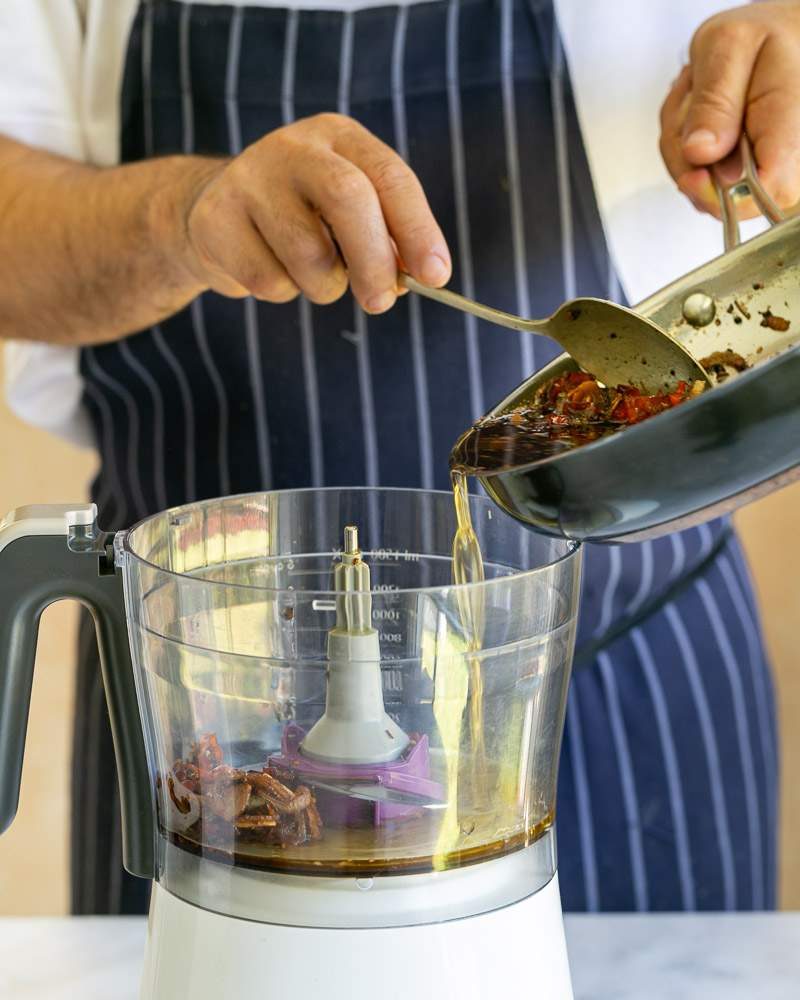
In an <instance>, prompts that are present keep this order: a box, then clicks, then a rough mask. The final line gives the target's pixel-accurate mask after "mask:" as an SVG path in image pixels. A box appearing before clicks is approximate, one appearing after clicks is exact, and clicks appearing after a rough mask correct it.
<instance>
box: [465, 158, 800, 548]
mask: <svg viewBox="0 0 800 1000" xmlns="http://www.w3.org/2000/svg"><path fill="white" fill-rule="evenodd" d="M742 161H743V176H742V177H740V179H739V180H738V181H736V182H735V183H734V184H732V185H728V186H727V187H725V186H723V185H721V184H719V183H718V185H717V186H718V191H719V196H720V204H721V209H722V216H723V224H724V235H725V246H726V252H725V253H724V254H722V255H721V256H720V257H717V258H715V259H714V260H712V261H709V262H708V263H707V264H704V265H703V266H702V267H700V268H698V269H697V270H695V271H693V272H691V273H690V274H687V275H685V276H684V277H682V278H680V279H678V280H677V281H675V282H673V283H672V284H670V285H668V286H667V287H666V288H663V289H662V290H661V291H659V292H656V293H655V294H654V295H652V296H650V297H649V298H648V299H645V300H644V301H643V302H641V303H639V305H638V306H636V307H634V308H635V309H636V311H637V312H640V313H641V314H642V315H644V316H647V317H648V318H649V319H652V320H653V321H654V322H655V323H657V324H658V325H659V326H661V327H662V329H664V330H666V331H667V332H668V333H670V334H671V335H672V336H674V337H676V338H677V339H678V340H680V341H681V342H682V343H684V344H685V345H686V346H687V348H688V349H689V350H690V351H691V353H692V354H693V355H694V356H695V357H696V358H705V357H706V356H708V355H709V354H711V353H712V352H714V351H721V350H725V349H731V350H733V351H735V352H737V353H738V354H741V355H742V356H743V357H744V358H745V360H746V361H747V362H748V363H749V364H750V365H751V366H752V367H750V368H749V369H748V370H747V371H745V372H742V373H741V374H736V375H732V376H730V377H729V378H728V379H727V380H725V381H724V382H721V383H720V384H718V385H716V386H715V387H714V388H712V389H708V390H706V392H704V393H702V394H701V395H700V396H698V397H696V398H695V399H692V400H689V401H688V402H686V403H682V404H681V405H679V406H677V407H675V408H674V409H671V410H667V411H666V412H664V413H661V414H659V415H657V416H655V417H652V418H650V419H649V420H646V421H644V422H642V423H640V424H636V425H634V426H632V427H629V428H625V429H624V430H622V431H619V432H617V433H615V434H613V435H611V436H609V437H605V438H600V439H599V440H597V441H594V442H592V443H590V444H586V445H583V446H581V447H578V448H575V449H573V450H571V451H567V452H562V453H560V454H557V455H555V456H552V457H549V458H546V459H542V460H540V461H538V462H534V463H532V464H529V465H523V466H518V467H513V468H511V469H504V470H502V471H500V472H498V473H495V474H491V475H485V474H484V475H481V476H480V477H479V478H480V481H481V483H482V485H483V486H484V488H485V489H486V491H487V492H488V493H489V495H490V496H491V497H492V498H493V499H494V501H495V502H496V503H497V504H498V505H499V506H500V507H501V508H502V509H503V510H505V511H506V512H507V513H509V514H511V515H512V516H513V517H515V518H517V519H518V520H520V521H523V522H525V523H526V524H529V525H531V526H532V527H534V528H535V529H536V530H537V531H540V532H543V533H545V534H549V535H557V536H567V537H569V538H575V539H579V540H584V541H593V542H638V541H642V540H645V539H650V538H657V537H659V536H660V535H664V534H667V533H668V532H671V531H677V530H681V529H683V528H687V527H690V526H692V525H697V524H700V523H702V522H704V521H708V520H710V519H711V518H714V517H717V516H719V515H721V514H723V513H727V512H730V511H732V510H734V509H735V508H737V507H739V506H741V505H743V504H746V503H749V502H750V501H752V500H755V499H757V498H758V497H761V496H764V495H765V494H767V493H770V492H772V491H774V490H776V489H779V488H780V487H782V486H784V485H786V484H788V483H790V482H792V481H793V480H794V479H796V478H799V477H800V346H795V341H797V343H798V345H800V216H792V217H788V218H787V217H786V216H785V215H784V214H783V213H782V212H781V211H780V210H779V209H778V208H777V207H776V206H775V205H774V203H773V202H772V201H771V200H770V199H769V196H768V195H767V194H766V192H765V191H764V190H763V189H762V188H761V185H760V184H759V183H758V179H757V177H756V174H755V169H754V167H753V162H752V156H751V154H750V150H749V146H748V145H747V142H746V140H743V142H742ZM747 194H749V195H750V196H752V198H753V200H754V201H755V202H756V204H757V205H758V207H759V208H760V209H761V211H762V212H763V213H764V214H765V215H766V217H767V219H768V220H769V221H770V225H771V228H769V229H767V230H766V231H765V232H763V233H761V234H759V235H758V236H756V237H754V238H753V239H751V240H748V241H747V242H745V243H739V233H738V224H737V222H736V201H737V200H738V199H739V198H741V197H743V196H745V195H747ZM765 313H766V317H765V316H764V315H763V314H765ZM770 315H772V316H775V317H778V318H779V320H778V323H777V324H776V325H780V319H787V320H789V329H788V330H786V331H781V330H775V329H772V328H771V327H770V326H768V325H762V324H763V323H766V322H774V321H770V320H769V319H768V317H769V316H770ZM687 316H688V317H689V319H687ZM690 319H691V322H690ZM575 368H576V365H575V363H574V362H573V361H572V359H571V358H570V357H569V356H568V355H562V356H561V357H559V358H557V359H556V360H555V361H553V362H552V363H551V364H550V365H548V366H547V367H545V368H543V369H541V370H540V371H538V372H537V373H536V374H535V375H533V376H532V377H531V378H529V379H528V380H527V381H525V382H524V383H523V384H522V385H520V386H519V387H518V388H517V389H515V390H514V392H512V393H511V394H510V395H509V396H508V397H506V399H504V400H503V401H502V402H501V403H500V404H499V405H497V406H496V407H495V408H494V409H493V410H492V411H491V412H490V413H489V414H488V416H499V415H501V414H503V413H505V412H507V411H508V410H512V409H514V408H516V407H518V406H521V405H524V404H526V403H530V402H531V401H532V399H533V397H534V395H535V392H536V390H537V389H538V388H539V386H541V385H542V383H544V382H546V381H547V380H549V379H551V378H553V377H554V376H556V375H559V374H562V373H563V372H566V371H571V370H574V369H575Z"/></svg>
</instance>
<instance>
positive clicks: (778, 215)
mask: <svg viewBox="0 0 800 1000" xmlns="http://www.w3.org/2000/svg"><path fill="white" fill-rule="evenodd" d="M739 150H740V152H741V156H742V173H741V175H740V176H739V178H738V179H737V180H735V181H734V182H733V183H732V184H726V183H725V182H724V181H723V180H722V179H721V178H720V176H719V170H718V169H717V167H716V166H715V167H713V168H712V175H713V178H714V184H715V186H716V189H717V197H718V198H719V205H720V212H721V214H722V227H723V237H724V240H725V252H726V253H727V251H728V250H732V249H733V248H734V247H736V246H738V245H739V243H740V242H741V237H740V234H739V216H738V213H737V211H736V200H737V198H743V197H746V196H747V195H750V196H751V197H752V199H753V201H754V202H755V203H756V205H757V206H758V208H759V210H760V211H761V213H762V214H763V215H764V216H765V218H766V219H767V220H768V221H769V223H770V225H772V226H774V225H776V224H777V223H778V222H783V221H784V219H786V218H787V215H786V213H785V212H784V211H783V210H782V209H780V208H778V206H777V205H776V204H775V202H774V201H773V199H772V197H771V196H770V195H769V193H768V192H767V191H766V190H765V189H764V187H763V185H762V184H761V181H760V180H759V178H758V169H757V167H756V162H755V158H754V156H753V149H752V147H751V145H750V140H749V139H748V138H747V135H746V134H745V133H744V132H742V137H741V139H740V140H739Z"/></svg>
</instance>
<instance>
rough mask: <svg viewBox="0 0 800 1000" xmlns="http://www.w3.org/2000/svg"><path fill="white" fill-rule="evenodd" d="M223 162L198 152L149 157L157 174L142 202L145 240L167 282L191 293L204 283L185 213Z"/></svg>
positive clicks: (205, 286)
mask: <svg viewBox="0 0 800 1000" xmlns="http://www.w3.org/2000/svg"><path fill="white" fill-rule="evenodd" d="M227 162H228V161H227V160H225V159H218V158H211V157H201V156H173V157H167V158H164V159H163V160H158V161H151V163H152V165H153V166H154V167H157V169H158V172H159V175H160V176H158V177H157V178H156V179H155V180H154V190H152V191H151V192H150V196H149V197H148V201H147V206H146V212H147V229H148V234H149V241H150V244H151V247H152V248H153V250H155V252H156V253H157V254H158V255H159V256H160V257H161V259H162V261H163V264H164V268H165V274H167V275H169V276H170V283H171V284H173V285H174V286H175V287H176V288H181V289H183V290H185V291H186V292H189V293H191V294H195V295H199V294H200V293H201V292H202V291H204V290H205V289H206V288H207V287H208V285H207V283H206V282H204V281H203V276H202V270H201V268H200V266H199V262H198V260H197V257H196V255H195V253H194V250H193V248H192V243H191V237H190V234H189V216H190V215H191V212H192V208H193V207H194V205H195V204H196V202H197V199H198V198H199V197H200V196H201V195H202V193H203V191H204V190H205V188H206V186H207V185H208V183H209V182H210V181H211V180H212V179H213V178H214V177H216V176H217V174H218V173H219V172H220V171H221V170H223V169H224V167H225V164H226V163H227Z"/></svg>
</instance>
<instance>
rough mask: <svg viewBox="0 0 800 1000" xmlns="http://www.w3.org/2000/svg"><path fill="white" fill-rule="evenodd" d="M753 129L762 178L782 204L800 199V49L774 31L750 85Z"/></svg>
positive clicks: (749, 124)
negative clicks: (774, 33) (774, 34)
mask: <svg viewBox="0 0 800 1000" xmlns="http://www.w3.org/2000/svg"><path fill="white" fill-rule="evenodd" d="M746 124H747V134H748V136H749V137H750V141H751V143H752V144H753V151H754V154H755V159H756V164H757V166H758V173H759V178H760V180H761V182H762V184H763V185H764V187H765V188H766V189H767V191H768V192H769V193H770V194H771V195H772V197H773V198H774V199H775V201H776V202H777V203H778V205H779V206H780V207H781V208H789V207H791V206H793V205H795V204H796V203H797V202H798V200H800V49H798V45H797V43H791V42H790V41H789V40H787V39H784V38H781V37H778V36H772V37H770V39H769V40H768V41H767V43H766V44H765V45H764V47H763V49H762V50H761V53H760V55H759V58H758V62H757V64H756V67H755V70H754V73H753V81H752V85H751V88H750V98H749V107H748V111H747V123H746Z"/></svg>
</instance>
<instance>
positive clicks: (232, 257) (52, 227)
mask: <svg viewBox="0 0 800 1000" xmlns="http://www.w3.org/2000/svg"><path fill="white" fill-rule="evenodd" d="M0 260H2V261H3V267H2V269H0V337H15V338H24V339H29V340H41V341H50V342H54V343H61V344H97V343H102V342H104V341H110V340H117V339H119V338H120V337H124V336H126V335H127V334H129V333H134V332H135V331H137V330H141V329H144V328H145V327H148V326H150V325H152V324H153V323H158V322H160V321H161V320H163V319H165V318H167V317H169V316H171V315H173V313H176V312H177V311H178V310H179V309H182V308H183V307H184V306H185V305H186V304H187V303H188V302H190V301H191V300H192V299H193V298H195V296H197V295H199V294H200V293H201V292H203V291H205V290H206V289H208V288H212V289H215V290H216V291H218V292H221V293H222V294H223V295H230V296H237V297H239V296H243V295H247V294H252V295H255V296H256V297H257V298H260V299H265V300H268V301H270V302H287V301H288V300H289V299H292V298H294V296H295V295H297V294H298V293H299V292H301V291H302V292H304V293H305V294H306V295H307V296H308V297H309V298H310V299H311V300H312V301H313V302H319V303H325V302H332V301H333V300H334V299H337V298H339V296H340V295H342V293H343V292H344V291H345V289H346V288H347V286H348V284H349V285H350V286H351V287H352V289H353V292H354V294H355V296H356V298H357V299H358V301H359V302H360V303H361V305H362V306H363V307H364V308H365V309H366V310H367V311H369V312H373V313H379V312H384V311H385V310H386V309H388V308H390V306H392V305H393V303H394V301H395V299H396V298H397V294H398V289H397V272H398V268H399V267H403V268H404V269H405V270H407V271H408V272H409V273H410V274H411V275H413V276H414V277H415V278H417V279H418V280H419V281H421V282H423V283H424V284H428V285H443V284H445V283H446V282H447V280H448V278H449V276H450V266H451V265H450V254H449V252H448V249H447V244H446V243H445V240H444V237H443V236H442V233H441V230H440V229H439V227H438V226H437V224H436V222H435V220H434V218H433V216H432V214H431V210H430V208H429V207H428V203H427V201H426V199H425V195H424V194H423V192H422V188H421V186H420V183H419V181H418V180H417V178H416V177H415V176H414V174H413V172H412V171H411V170H410V169H409V168H408V167H407V166H406V164H405V163H404V162H403V161H402V160H401V158H400V157H399V156H398V155H397V154H396V153H395V152H393V151H392V150H391V149H390V148H389V147H388V146H386V145H384V144H383V143H382V142H380V141H379V140H378V139H376V138H375V136H373V135H371V134H370V133H369V132H368V131H367V130H366V129H364V128H362V127H361V126H360V125H359V124H358V123H357V122H355V121H353V120H352V119H350V118H344V117H342V116H341V115H319V116H317V117H315V118H308V119H305V120H302V121H298V122H296V123H295V124H293V125H289V126H287V127H285V128H282V129H278V130H277V131H275V132H271V133H270V134H269V135H267V136H265V137H264V138H263V139H261V140H260V141H258V142H256V143H254V144H253V145H252V146H250V147H248V149H246V150H245V151H244V152H243V153H241V155H239V156H237V157H235V158H233V159H227V160H226V159H213V158H209V157H203V156H166V157H163V158H161V159H153V160H142V161H140V162H137V163H129V164H126V165H124V166H120V167H111V168H108V169H103V170H99V169H97V168H95V167H91V166H87V165H86V164H83V163H77V162H75V161H74V160H68V159H65V158H64V157H60V156H54V155H52V154H51V153H47V152H45V151H43V150H41V149H34V148H33V147H30V146H25V145H23V144H22V143H19V142H14V141H13V140H12V139H8V138H4V137H2V136H0Z"/></svg>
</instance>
